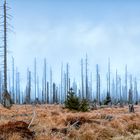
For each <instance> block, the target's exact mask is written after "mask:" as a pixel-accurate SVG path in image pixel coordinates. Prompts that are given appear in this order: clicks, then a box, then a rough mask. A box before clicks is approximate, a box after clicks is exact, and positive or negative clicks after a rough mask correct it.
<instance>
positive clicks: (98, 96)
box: [96, 64, 100, 104]
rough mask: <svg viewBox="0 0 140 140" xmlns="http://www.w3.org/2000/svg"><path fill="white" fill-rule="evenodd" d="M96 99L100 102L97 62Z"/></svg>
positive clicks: (97, 67)
mask: <svg viewBox="0 0 140 140" xmlns="http://www.w3.org/2000/svg"><path fill="white" fill-rule="evenodd" d="M96 101H97V104H100V75H99V66H98V64H97V65H96Z"/></svg>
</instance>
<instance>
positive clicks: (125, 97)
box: [124, 65, 127, 102]
mask: <svg viewBox="0 0 140 140" xmlns="http://www.w3.org/2000/svg"><path fill="white" fill-rule="evenodd" d="M124 100H125V102H127V65H126V66H125V96H124Z"/></svg>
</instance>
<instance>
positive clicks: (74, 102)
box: [65, 89, 89, 112]
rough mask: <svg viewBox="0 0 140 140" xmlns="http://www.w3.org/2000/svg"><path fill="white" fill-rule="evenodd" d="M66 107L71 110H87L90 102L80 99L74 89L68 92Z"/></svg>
mask: <svg viewBox="0 0 140 140" xmlns="http://www.w3.org/2000/svg"><path fill="white" fill-rule="evenodd" d="M65 107H66V108H68V109H70V110H76V111H82V112H86V111H88V108H89V103H88V101H87V100H86V99H83V100H81V101H80V99H79V98H78V97H77V96H76V95H75V93H74V92H73V90H72V89H70V91H69V92H68V95H67V99H66V101H65Z"/></svg>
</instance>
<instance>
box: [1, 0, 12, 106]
mask: <svg viewBox="0 0 140 140" xmlns="http://www.w3.org/2000/svg"><path fill="white" fill-rule="evenodd" d="M7 8H8V7H7V3H6V0H5V1H4V4H3V10H4V11H3V12H4V16H3V18H4V22H3V27H4V39H3V41H4V46H3V56H4V64H3V65H4V71H3V73H4V90H3V106H4V107H6V108H10V107H11V106H12V100H11V95H10V94H9V92H8V90H7V25H8V23H7V19H8V16H7Z"/></svg>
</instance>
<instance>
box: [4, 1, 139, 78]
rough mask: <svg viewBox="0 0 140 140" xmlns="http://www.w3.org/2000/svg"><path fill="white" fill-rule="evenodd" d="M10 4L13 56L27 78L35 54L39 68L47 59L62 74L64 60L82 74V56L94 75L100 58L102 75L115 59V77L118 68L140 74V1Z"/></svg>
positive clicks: (10, 2)
mask: <svg viewBox="0 0 140 140" xmlns="http://www.w3.org/2000/svg"><path fill="white" fill-rule="evenodd" d="M7 2H8V4H9V6H10V7H11V8H12V9H11V11H9V12H10V14H11V15H12V16H13V19H12V21H10V22H11V24H12V25H13V26H14V32H15V33H14V34H12V33H10V34H9V38H8V40H9V49H10V51H11V53H10V55H9V59H10V56H12V55H13V56H14V57H15V63H16V65H17V67H18V69H19V71H21V72H22V74H21V77H25V73H26V68H27V67H30V68H31V69H32V67H33V59H34V57H37V59H38V60H37V62H38V73H41V72H42V69H41V68H42V64H43V58H44V57H46V59H47V62H48V67H49V66H50V65H51V66H52V69H53V72H54V77H53V79H54V80H56V79H58V77H57V76H58V72H60V67H61V66H60V65H61V63H62V62H64V63H66V62H69V63H70V71H71V76H73V77H76V78H77V79H78V78H79V77H80V74H79V71H80V59H81V57H85V55H86V53H87V54H88V58H89V71H91V72H93V76H94V77H95V65H96V64H97V63H98V64H99V66H100V72H101V73H102V79H105V77H106V72H107V60H108V57H110V59H111V73H112V76H113V74H114V73H115V69H116V68H117V69H118V71H119V73H120V74H121V75H122V78H123V74H124V67H125V64H128V70H129V73H133V74H134V76H135V75H136V76H138V78H139V76H140V73H139V71H140V66H139V61H140V55H139V52H140V8H139V6H140V1H139V0H13V1H11V0H7Z"/></svg>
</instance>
